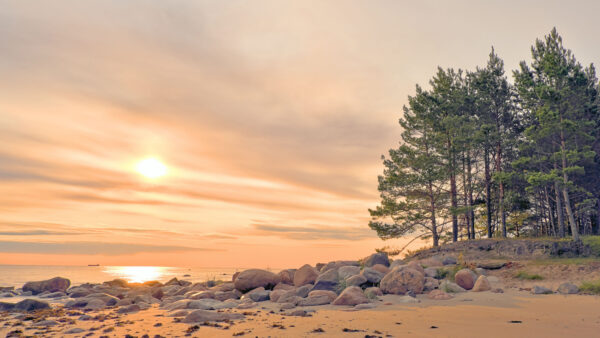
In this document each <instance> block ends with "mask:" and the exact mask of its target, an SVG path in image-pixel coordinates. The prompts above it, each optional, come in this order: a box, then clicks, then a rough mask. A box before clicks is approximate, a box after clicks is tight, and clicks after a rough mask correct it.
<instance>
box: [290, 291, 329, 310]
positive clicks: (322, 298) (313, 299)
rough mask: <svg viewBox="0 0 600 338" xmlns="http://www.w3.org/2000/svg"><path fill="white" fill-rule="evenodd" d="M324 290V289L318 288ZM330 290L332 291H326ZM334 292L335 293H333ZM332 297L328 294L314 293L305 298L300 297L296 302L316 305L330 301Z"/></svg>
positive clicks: (300, 304)
mask: <svg viewBox="0 0 600 338" xmlns="http://www.w3.org/2000/svg"><path fill="white" fill-rule="evenodd" d="M318 291H325V290H318ZM326 292H332V291H326ZM334 294H335V293H334ZM331 301H332V299H331V297H330V296H329V295H315V296H308V297H307V298H302V299H300V301H299V302H298V306H316V305H325V304H329V303H331Z"/></svg>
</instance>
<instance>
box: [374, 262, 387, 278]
mask: <svg viewBox="0 0 600 338" xmlns="http://www.w3.org/2000/svg"><path fill="white" fill-rule="evenodd" d="M371 269H373V270H375V271H379V272H381V273H382V274H384V275H385V274H386V273H388V272H390V268H388V267H387V266H385V265H383V264H375V265H373V266H372V267H371Z"/></svg>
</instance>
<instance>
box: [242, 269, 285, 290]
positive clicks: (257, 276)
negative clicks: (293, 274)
mask: <svg viewBox="0 0 600 338" xmlns="http://www.w3.org/2000/svg"><path fill="white" fill-rule="evenodd" d="M280 280H281V278H280V277H279V276H278V275H276V274H274V273H272V272H270V271H266V270H260V269H250V270H244V271H242V272H240V274H239V275H238V276H237V278H236V279H235V282H234V285H235V288H236V289H237V290H239V291H241V292H247V291H250V290H252V289H256V288H258V287H263V288H265V289H272V288H273V287H274V286H275V285H277V283H279V282H280Z"/></svg>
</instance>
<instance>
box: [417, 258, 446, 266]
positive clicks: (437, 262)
mask: <svg viewBox="0 0 600 338" xmlns="http://www.w3.org/2000/svg"><path fill="white" fill-rule="evenodd" d="M419 263H420V264H421V265H422V266H426V267H429V268H437V267H441V266H444V264H443V263H442V260H441V259H439V258H437V257H429V258H425V259H422V260H420V261H419Z"/></svg>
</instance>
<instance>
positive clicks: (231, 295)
mask: <svg viewBox="0 0 600 338" xmlns="http://www.w3.org/2000/svg"><path fill="white" fill-rule="evenodd" d="M241 296H242V293H241V292H239V291H238V290H233V291H217V292H215V299H217V300H220V301H226V300H228V299H238V298H240V297H241Z"/></svg>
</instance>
